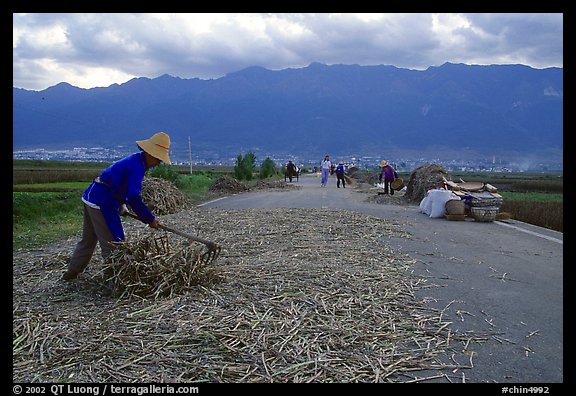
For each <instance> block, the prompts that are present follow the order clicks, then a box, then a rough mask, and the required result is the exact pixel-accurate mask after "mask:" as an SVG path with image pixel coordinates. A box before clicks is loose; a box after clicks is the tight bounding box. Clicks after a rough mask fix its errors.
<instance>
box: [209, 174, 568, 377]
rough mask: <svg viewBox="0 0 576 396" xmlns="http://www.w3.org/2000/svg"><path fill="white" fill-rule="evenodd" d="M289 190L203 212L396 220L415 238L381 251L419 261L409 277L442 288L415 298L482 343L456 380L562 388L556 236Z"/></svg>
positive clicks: (228, 200) (349, 193)
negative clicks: (321, 213)
mask: <svg viewBox="0 0 576 396" xmlns="http://www.w3.org/2000/svg"><path fill="white" fill-rule="evenodd" d="M294 184H297V185H299V186H300V187H301V189H299V190H296V191H294V190H289V191H267V192H250V193H242V194H238V195H232V196H229V197H224V198H221V199H218V200H215V201H211V202H208V203H205V204H203V205H202V206H203V207H210V208H222V209H242V208H280V207H296V208H341V209H349V210H353V211H357V212H361V213H365V214H369V215H373V216H378V217H381V218H384V219H389V218H394V219H396V220H399V221H401V222H403V223H405V227H406V231H408V232H409V233H410V234H411V235H412V238H395V237H394V238H390V239H389V240H388V242H389V243H390V245H391V246H392V247H393V248H396V249H399V250H401V251H402V252H404V253H407V254H409V255H410V257H412V258H414V259H416V260H417V264H415V267H414V271H415V273H416V274H418V275H422V276H425V277H427V278H429V280H428V282H429V283H433V284H435V285H439V286H440V287H432V288H426V289H424V290H420V291H419V292H418V293H419V297H426V298H428V299H430V300H431V301H432V302H431V304H432V305H433V306H435V307H437V308H446V311H445V314H446V315H447V316H448V317H449V318H450V319H451V320H452V321H453V324H452V328H453V329H455V330H456V329H457V330H458V331H459V332H466V331H470V332H472V333H471V334H474V335H480V334H483V335H485V339H484V340H482V341H471V342H470V343H469V344H468V345H467V351H468V352H467V354H462V355H460V356H457V357H456V359H457V362H458V363H459V364H468V365H470V363H471V364H472V365H473V367H472V368H470V369H466V370H462V371H461V372H460V375H463V376H464V377H463V378H462V380H465V381H466V382H498V383H561V382H563V380H564V379H563V350H564V348H563V234H562V233H559V232H554V231H550V230H546V229H544V228H541V227H535V226H531V225H529V224H526V223H522V222H518V221H514V220H509V221H506V222H501V221H495V222H487V223H484V222H476V221H473V220H470V219H467V221H447V220H445V219H432V218H429V217H428V216H427V215H425V214H424V213H421V212H420V211H419V208H418V206H405V205H386V204H371V203H367V202H365V198H366V194H362V193H359V192H356V191H355V189H354V188H351V187H352V186H348V188H346V189H343V188H339V189H338V188H336V181H335V179H334V180H332V178H331V180H330V182H329V186H328V187H327V188H321V187H320V179H318V178H317V177H315V176H310V175H303V176H302V177H300V180H299V182H297V183H294ZM463 349H464V344H463V343H462V350H463ZM470 351H473V352H472V357H471V359H470V356H469V355H470ZM463 358H465V359H467V360H468V361H466V360H464V361H463ZM446 363H451V362H450V361H449V360H447V361H446ZM452 363H453V362H452ZM437 373H438V372H436V373H423V374H422V376H425V377H429V376H432V375H434V374H437ZM452 376H453V375H452ZM437 381H438V382H446V379H443V378H439V379H438V380H437Z"/></svg>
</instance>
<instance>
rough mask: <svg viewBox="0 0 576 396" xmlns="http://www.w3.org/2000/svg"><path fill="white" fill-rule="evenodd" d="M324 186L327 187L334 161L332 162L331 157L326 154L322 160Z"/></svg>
mask: <svg viewBox="0 0 576 396" xmlns="http://www.w3.org/2000/svg"><path fill="white" fill-rule="evenodd" d="M321 167H322V187H326V183H328V176H330V169H331V168H332V162H330V157H329V156H327V155H325V156H324V160H323V161H322V165H321Z"/></svg>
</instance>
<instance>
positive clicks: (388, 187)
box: [384, 179, 394, 195]
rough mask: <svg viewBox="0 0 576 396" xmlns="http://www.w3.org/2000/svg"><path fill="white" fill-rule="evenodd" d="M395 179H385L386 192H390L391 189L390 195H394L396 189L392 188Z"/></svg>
mask: <svg viewBox="0 0 576 396" xmlns="http://www.w3.org/2000/svg"><path fill="white" fill-rule="evenodd" d="M393 181H394V179H384V194H388V190H390V195H394V189H393V188H392V182H393Z"/></svg>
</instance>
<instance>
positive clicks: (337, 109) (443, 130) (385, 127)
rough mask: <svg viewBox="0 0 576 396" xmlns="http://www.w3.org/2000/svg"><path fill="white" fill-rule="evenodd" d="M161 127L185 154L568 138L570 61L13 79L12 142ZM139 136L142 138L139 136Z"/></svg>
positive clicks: (518, 147)
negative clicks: (36, 87)
mask: <svg viewBox="0 0 576 396" xmlns="http://www.w3.org/2000/svg"><path fill="white" fill-rule="evenodd" d="M157 131H165V132H167V133H169V135H170V136H171V138H172V143H173V150H174V153H175V155H176V156H178V157H182V158H181V159H182V160H186V159H187V148H188V139H189V138H190V140H191V141H192V142H193V144H194V147H195V148H197V149H205V150H213V151H218V150H222V151H228V152H232V153H234V152H235V153H239V152H240V151H241V150H244V151H247V150H252V149H256V148H257V149H258V150H264V151H267V152H292V153H297V152H308V153H317V156H318V157H319V158H321V157H322V156H323V155H324V153H332V154H334V155H335V154H338V153H355V154H368V155H370V154H374V155H382V153H388V156H389V155H391V154H392V153H397V154H398V155H400V153H411V154H412V155H415V153H429V154H434V153H435V152H444V153H446V152H449V153H459V152H460V153H461V152H468V153H475V154H478V155H485V156H492V155H509V156H520V157H521V156H527V155H530V156H533V155H538V156H555V157H560V158H561V155H562V149H563V69H562V68H546V69H534V68H532V67H529V66H525V65H488V66H480V65H466V64H453V63H445V64H443V65H442V66H438V67H429V68H428V69H426V70H411V69H403V68H397V67H394V66H386V65H378V66H359V65H324V64H320V63H312V64H310V65H309V66H307V67H304V68H297V69H284V70H276V71H273V70H268V69H265V68H262V67H249V68H246V69H243V70H240V71H238V72H234V73H230V74H227V75H226V76H224V77H221V78H218V79H212V80H202V79H198V78H192V79H183V78H178V77H173V76H169V75H163V76H160V77H158V78H153V79H150V78H134V79H132V80H130V81H128V82H126V83H124V84H113V85H111V86H109V87H105V88H91V89H81V88H77V87H74V86H72V85H70V84H68V83H65V82H62V83H59V84H57V85H55V86H52V87H49V88H47V89H45V90H42V91H30V90H25V89H20V88H15V87H13V148H14V149H24V148H38V147H59V148H71V147H77V146H83V147H86V146H94V145H97V146H104V147H105V146H110V147H111V146H117V145H134V142H135V140H139V139H144V138H147V137H149V136H151V135H152V134H153V133H155V132H157ZM134 147H135V146H134Z"/></svg>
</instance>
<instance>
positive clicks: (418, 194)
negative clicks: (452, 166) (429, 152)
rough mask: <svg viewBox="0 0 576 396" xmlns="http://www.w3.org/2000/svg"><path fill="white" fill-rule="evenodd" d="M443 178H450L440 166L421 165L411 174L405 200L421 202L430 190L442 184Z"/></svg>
mask: <svg viewBox="0 0 576 396" xmlns="http://www.w3.org/2000/svg"><path fill="white" fill-rule="evenodd" d="M442 177H445V178H447V179H448V178H449V176H448V171H447V170H446V169H445V168H444V167H443V166H442V165H438V164H425V165H421V166H419V167H418V168H416V169H414V171H413V172H412V173H411V174H410V180H409V181H408V186H407V187H406V193H405V194H404V197H405V199H407V200H408V201H411V202H418V203H419V202H420V201H422V199H423V198H424V197H425V196H426V193H427V192H428V190H430V189H433V188H436V187H437V186H438V184H439V183H441V182H442Z"/></svg>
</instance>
